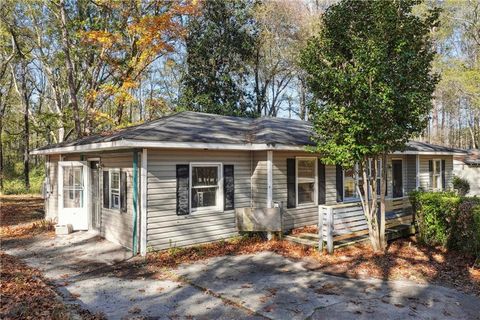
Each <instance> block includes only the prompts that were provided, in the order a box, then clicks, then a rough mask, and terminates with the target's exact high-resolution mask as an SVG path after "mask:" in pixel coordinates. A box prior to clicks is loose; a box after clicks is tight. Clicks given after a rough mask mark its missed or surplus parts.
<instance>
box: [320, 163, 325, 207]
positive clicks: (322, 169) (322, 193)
mask: <svg viewBox="0 0 480 320" xmlns="http://www.w3.org/2000/svg"><path fill="white" fill-rule="evenodd" d="M325 182H326V181H325V164H323V163H320V160H318V204H325V201H326V199H325V198H326V192H325V187H326V183H325Z"/></svg>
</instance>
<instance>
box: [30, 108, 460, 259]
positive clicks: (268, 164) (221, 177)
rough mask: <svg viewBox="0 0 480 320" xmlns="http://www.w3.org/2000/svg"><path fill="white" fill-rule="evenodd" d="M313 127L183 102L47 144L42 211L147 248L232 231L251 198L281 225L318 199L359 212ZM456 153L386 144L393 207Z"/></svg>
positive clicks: (351, 187)
mask: <svg viewBox="0 0 480 320" xmlns="http://www.w3.org/2000/svg"><path fill="white" fill-rule="evenodd" d="M310 133H311V126H310V124H309V123H308V122H305V121H300V120H292V119H282V118H259V119H246V118H237V117H229V116H219V115H211V114H205V113H195V112H181V113H177V114H173V115H171V116H166V117H163V118H161V119H158V120H155V121H151V122H148V123H144V124H141V125H138V126H133V127H129V128H126V129H124V130H121V131H118V132H114V133H111V134H102V135H96V136H89V137H86V138H82V139H80V140H77V141H73V142H63V143H60V144H56V145H50V146H46V147H43V148H40V149H37V150H35V151H34V152H32V153H33V154H38V155H45V156H46V170H47V180H46V191H47V196H46V201H45V206H46V215H47V218H50V219H55V220H57V221H58V223H59V224H71V225H72V226H73V228H74V229H75V230H93V231H96V232H98V233H99V234H100V235H101V236H103V237H105V238H106V239H108V240H110V241H113V242H117V243H119V244H121V245H123V246H125V247H127V248H130V249H133V250H134V252H136V251H137V249H139V250H140V252H141V253H142V254H145V253H146V251H147V248H149V249H155V250H159V249H166V248H169V247H173V246H188V245H193V244H199V243H205V242H210V241H215V240H220V239H224V238H228V237H231V236H234V235H236V234H237V233H238V230H237V225H236V218H235V212H236V211H237V212H239V211H241V210H242V209H245V208H258V209H265V208H266V209H269V208H274V207H275V208H278V209H277V212H280V214H281V217H282V218H281V220H282V229H283V230H284V231H287V230H290V229H292V228H297V227H302V226H308V225H312V224H317V223H318V222H319V211H321V210H319V206H320V207H321V208H324V207H325V208H326V209H327V211H328V210H330V211H329V212H333V211H334V210H340V211H341V210H344V208H345V207H350V206H354V207H355V206H356V209H355V210H357V211H355V212H356V214H357V215H358V200H359V199H358V196H357V194H356V192H355V184H356V181H357V178H356V177H355V173H354V170H351V169H348V170H342V168H341V167H339V166H330V165H324V164H323V163H322V161H321V160H322V159H321V156H320V155H316V154H312V153H309V152H307V151H305V146H306V145H310V144H312V142H311V141H310V139H309V137H310ZM455 154H457V150H454V149H451V148H446V147H443V146H436V145H430V144H426V143H420V142H410V143H408V145H407V146H406V148H405V150H404V151H402V152H395V153H393V154H391V155H389V157H388V163H387V164H386V166H385V168H387V170H388V179H387V180H388V190H387V198H388V204H389V206H388V208H389V209H388V210H389V211H391V212H397V213H398V212H406V210H405V209H407V208H408V207H409V206H410V204H409V201H408V198H407V194H408V192H410V191H412V190H415V189H418V188H422V189H429V190H431V189H435V190H444V189H450V188H451V187H452V170H453V155H455ZM340 211H339V212H340ZM274 212H275V211H274ZM352 212H353V211H352ZM358 216H360V217H361V219H364V218H363V215H362V214H361V212H360V215H358ZM362 221H363V223H364V220H362ZM350 227H351V228H350ZM350 227H349V228H350V229H351V230H350V231H355V230H358V229H361V228H360V227H359V226H358V225H355V224H353V225H350Z"/></svg>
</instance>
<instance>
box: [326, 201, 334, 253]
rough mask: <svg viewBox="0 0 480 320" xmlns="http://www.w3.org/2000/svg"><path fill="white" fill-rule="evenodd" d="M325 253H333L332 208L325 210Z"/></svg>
mask: <svg viewBox="0 0 480 320" xmlns="http://www.w3.org/2000/svg"><path fill="white" fill-rule="evenodd" d="M327 251H328V253H330V254H332V253H333V208H332V207H329V208H328V209H327Z"/></svg>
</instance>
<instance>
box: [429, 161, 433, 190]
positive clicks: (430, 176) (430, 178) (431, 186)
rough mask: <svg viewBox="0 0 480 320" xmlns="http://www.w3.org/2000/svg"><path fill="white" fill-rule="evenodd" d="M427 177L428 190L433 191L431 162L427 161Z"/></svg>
mask: <svg viewBox="0 0 480 320" xmlns="http://www.w3.org/2000/svg"><path fill="white" fill-rule="evenodd" d="M428 177H429V181H430V190H431V189H433V160H428Z"/></svg>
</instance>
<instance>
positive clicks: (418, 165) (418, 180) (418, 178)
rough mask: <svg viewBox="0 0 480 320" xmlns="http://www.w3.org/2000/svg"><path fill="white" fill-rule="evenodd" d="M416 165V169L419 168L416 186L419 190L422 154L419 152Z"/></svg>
mask: <svg viewBox="0 0 480 320" xmlns="http://www.w3.org/2000/svg"><path fill="white" fill-rule="evenodd" d="M415 165H416V170H417V172H416V181H415V183H416V185H415V188H416V190H417V191H418V190H419V189H420V156H419V155H418V154H417V157H416V161H415Z"/></svg>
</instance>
